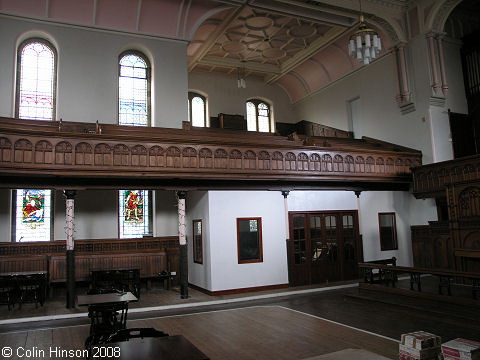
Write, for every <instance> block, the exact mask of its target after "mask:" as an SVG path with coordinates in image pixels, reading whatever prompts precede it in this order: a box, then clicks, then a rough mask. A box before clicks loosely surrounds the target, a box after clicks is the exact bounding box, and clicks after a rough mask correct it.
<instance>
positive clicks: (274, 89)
mask: <svg viewBox="0 0 480 360" xmlns="http://www.w3.org/2000/svg"><path fill="white" fill-rule="evenodd" d="M188 86H189V89H191V90H197V91H198V90H200V91H201V92H202V93H203V94H206V95H207V102H208V110H209V116H217V115H218V114H219V113H224V114H239V115H243V116H244V117H246V107H245V103H246V101H247V100H248V99H250V98H253V97H255V98H262V99H265V100H267V101H269V102H270V104H271V105H272V110H273V116H274V120H275V122H285V123H296V122H297V121H299V120H300V119H297V118H296V116H295V114H294V112H293V111H292V106H291V102H290V99H289V98H288V96H287V94H286V93H285V91H284V90H283V89H282V88H280V87H279V86H277V85H265V82H264V81H263V80H260V79H256V78H253V77H252V78H247V87H246V88H245V89H239V88H238V87H237V78H236V76H228V75H216V74H211V73H208V74H207V73H190V74H189V76H188Z"/></svg>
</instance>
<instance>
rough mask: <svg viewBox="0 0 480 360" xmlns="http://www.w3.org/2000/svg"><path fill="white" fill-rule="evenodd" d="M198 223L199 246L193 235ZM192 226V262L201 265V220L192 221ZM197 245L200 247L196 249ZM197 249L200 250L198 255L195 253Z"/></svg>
mask: <svg viewBox="0 0 480 360" xmlns="http://www.w3.org/2000/svg"><path fill="white" fill-rule="evenodd" d="M197 223H200V240H199V241H200V244H197V238H196V236H195V235H196V234H195V229H196V226H195V224H197ZM192 226H193V231H192V239H193V246H192V247H193V262H194V263H195V264H203V220H202V219H195V220H192ZM198 245H200V246H199V247H198ZM197 248H199V249H200V254H198V253H197V252H196V250H197Z"/></svg>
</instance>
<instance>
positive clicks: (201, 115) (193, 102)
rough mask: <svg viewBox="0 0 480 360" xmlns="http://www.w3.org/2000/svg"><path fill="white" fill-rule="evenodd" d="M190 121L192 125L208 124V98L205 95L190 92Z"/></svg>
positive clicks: (202, 125) (203, 125)
mask: <svg viewBox="0 0 480 360" xmlns="http://www.w3.org/2000/svg"><path fill="white" fill-rule="evenodd" d="M188 121H190V124H192V126H199V127H206V126H207V99H206V98H205V96H203V95H200V94H198V93H194V92H191V91H189V92H188Z"/></svg>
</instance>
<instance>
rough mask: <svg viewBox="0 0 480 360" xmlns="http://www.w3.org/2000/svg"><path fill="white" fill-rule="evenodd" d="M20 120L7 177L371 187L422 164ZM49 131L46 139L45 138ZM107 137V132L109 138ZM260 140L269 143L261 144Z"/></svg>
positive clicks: (394, 156)
mask: <svg viewBox="0 0 480 360" xmlns="http://www.w3.org/2000/svg"><path fill="white" fill-rule="evenodd" d="M17 122H18V123H19V124H20V125H21V126H20V125H18V124H16V123H15V124H13V122H12V124H10V123H8V121H7V123H8V124H7V125H8V126H9V127H10V128H12V129H16V127H19V126H20V128H21V129H23V130H22V131H24V132H25V133H27V132H28V133H29V134H28V135H26V134H22V133H21V131H20V130H18V129H17V130H15V131H12V132H11V133H9V129H10V128H8V126H7V125H5V124H2V121H0V127H1V126H4V127H5V128H4V130H3V131H4V133H2V136H1V137H0V169H1V170H8V172H9V174H10V175H12V174H15V172H16V171H19V173H21V174H24V173H25V172H26V171H29V172H32V173H35V174H36V175H39V176H40V175H48V176H51V175H57V176H60V177H61V176H63V175H64V176H69V175H70V174H72V173H75V176H90V174H91V171H92V170H95V174H96V176H115V175H116V174H117V173H119V171H121V173H122V176H132V177H134V176H139V175H140V174H141V176H151V177H155V176H165V175H164V174H162V173H165V174H168V175H169V176H175V177H187V176H188V177H194V176H195V174H201V175H202V177H203V178H209V176H211V178H212V179H215V178H216V177H218V176H219V175H218V174H221V177H222V178H225V177H226V178H228V176H229V173H230V172H231V174H232V177H235V178H236V179H238V176H239V175H245V176H246V178H248V179H255V178H256V177H258V178H261V179H268V178H269V176H272V178H273V179H278V178H279V176H280V177H281V178H283V179H289V178H293V179H295V180H299V179H301V178H302V177H305V178H308V179H312V176H313V177H317V178H318V180H321V179H322V176H328V177H329V178H331V177H332V176H335V175H337V176H338V178H339V181H344V180H345V177H346V176H347V177H350V178H351V179H350V180H359V179H362V177H365V178H366V179H368V181H381V182H389V181H392V180H393V181H403V182H408V181H409V174H410V173H411V171H410V168H411V166H412V164H414V165H419V164H420V153H418V152H413V151H412V152H406V153H402V152H401V151H396V152H395V153H394V152H393V151H392V150H390V149H389V148H386V150H385V152H382V150H381V149H382V147H381V146H375V147H374V148H372V151H371V152H370V151H369V150H368V149H365V148H360V147H359V148H357V147H356V146H357V145H356V143H355V140H353V139H352V140H348V141H350V142H348V143H345V141H346V140H342V141H343V143H341V144H338V145H336V146H337V147H335V146H334V145H335V143H334V142H333V141H334V140H332V139H329V140H328V144H326V145H325V146H313V145H312V146H302V145H301V144H300V143H299V142H298V141H297V140H291V141H289V140H286V139H285V138H281V137H280V138H278V137H275V136H273V135H265V134H243V133H242V134H241V135H237V134H233V133H232V134H230V133H228V132H227V133H224V134H221V133H215V132H214V131H211V130H205V131H206V134H208V135H207V137H208V136H210V137H209V142H203V141H204V140H203V138H202V137H201V136H200V135H201V134H203V133H202V132H201V131H200V132H199V133H198V134H197V133H196V130H190V131H185V132H183V133H179V130H172V129H161V131H162V132H159V129H134V130H131V129H125V128H124V127H120V126H114V125H108V126H107V125H103V126H104V129H103V131H102V132H101V133H100V132H96V133H95V134H92V135H91V137H89V136H90V135H88V134H85V133H73V132H72V133H58V131H59V130H58V129H62V131H64V129H65V128H66V127H67V125H66V124H62V126H61V127H58V128H55V127H54V126H52V125H50V124H41V125H37V124H34V123H33V122H29V121H23V120H17ZM23 122H25V123H28V128H29V129H27V126H26V125H25V129H24V128H23V127H22V126H23ZM77 125H78V124H76V126H77ZM68 126H73V125H68ZM77 127H78V126H77ZM30 128H32V129H35V128H38V129H39V130H41V132H38V133H36V132H35V131H34V130H32V129H30ZM105 129H106V130H105ZM127 130H128V131H127ZM48 131H50V132H51V133H50V135H49V136H45V133H46V132H47V133H48ZM107 132H111V133H112V134H111V135H108V137H107V136H106V135H105V133H107ZM149 132H152V133H155V134H157V135H156V136H158V137H159V139H161V140H159V141H154V140H153V139H151V138H148V133H149ZM163 132H166V133H167V135H168V133H169V132H171V133H172V134H173V135H174V137H173V138H168V136H167V135H163V137H162V138H160V136H161V134H163ZM126 133H128V134H130V135H132V136H131V137H130V138H129V140H126V139H125V134H126ZM192 134H193V135H192ZM66 135H68V136H66ZM104 135H105V136H104ZM117 135H118V138H116V136H117ZM143 139H145V140H143ZM262 139H268V141H267V142H264V143H262ZM250 143H255V146H251V144H250ZM364 143H365V142H362V143H359V144H364ZM262 144H263V145H262ZM346 144H347V145H346ZM359 146H360V145H359ZM362 146H364V145H362ZM66 170H67V171H66ZM184 170H188V171H184ZM464 170H465V171H462V170H461V168H458V169H452V171H449V172H448V174H450V175H448V176H450V177H451V176H460V175H461V176H469V177H472V174H476V172H477V167H475V166H473V167H472V166H467V167H465V169H464ZM82 172H83V173H82ZM452 174H454V175H452ZM419 178H422V179H423V178H425V179H427V181H428V182H429V183H430V184H432V185H434V186H437V185H438V184H439V183H440V182H439V181H436V180H435V181H434V179H433V178H435V176H434V174H433V173H432V172H431V171H430V172H428V173H425V174H420V175H419Z"/></svg>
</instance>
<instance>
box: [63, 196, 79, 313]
mask: <svg viewBox="0 0 480 360" xmlns="http://www.w3.org/2000/svg"><path fill="white" fill-rule="evenodd" d="M63 195H64V196H65V205H66V206H65V222H66V227H65V231H66V233H67V241H66V245H67V254H66V256H67V258H66V263H67V308H69V309H71V308H74V307H75V250H74V240H73V234H74V232H75V212H74V198H75V195H76V191H75V190H63Z"/></svg>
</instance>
